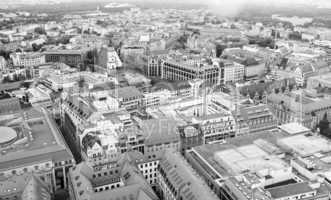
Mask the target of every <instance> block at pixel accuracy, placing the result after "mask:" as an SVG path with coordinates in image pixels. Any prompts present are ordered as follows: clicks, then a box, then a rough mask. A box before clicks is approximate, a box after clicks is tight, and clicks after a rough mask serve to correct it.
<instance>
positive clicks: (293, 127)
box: [279, 122, 310, 135]
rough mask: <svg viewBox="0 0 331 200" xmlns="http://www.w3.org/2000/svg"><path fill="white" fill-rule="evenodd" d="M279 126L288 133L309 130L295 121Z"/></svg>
mask: <svg viewBox="0 0 331 200" xmlns="http://www.w3.org/2000/svg"><path fill="white" fill-rule="evenodd" d="M279 128H280V129H281V130H283V131H285V132H286V133H288V134H290V135H295V134H299V133H304V132H309V131H310V129H308V128H306V127H304V126H302V125H301V124H299V123H296V122H293V123H288V124H283V125H280V126H279Z"/></svg>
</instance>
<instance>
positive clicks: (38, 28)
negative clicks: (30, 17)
mask: <svg viewBox="0 0 331 200" xmlns="http://www.w3.org/2000/svg"><path fill="white" fill-rule="evenodd" d="M34 32H35V33H37V34H39V35H46V31H45V29H43V28H41V27H36V28H35V29H34Z"/></svg>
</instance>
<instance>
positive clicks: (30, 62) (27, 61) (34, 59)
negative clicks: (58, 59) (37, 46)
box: [10, 52, 46, 67]
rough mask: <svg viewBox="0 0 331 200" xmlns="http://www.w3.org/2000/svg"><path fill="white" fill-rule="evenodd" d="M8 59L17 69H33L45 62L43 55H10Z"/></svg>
mask: <svg viewBox="0 0 331 200" xmlns="http://www.w3.org/2000/svg"><path fill="white" fill-rule="evenodd" d="M10 58H11V59H12V61H13V65H14V66H17V67H34V66H38V65H42V64H45V62H46V59H45V55H44V54H43V53H25V52H24V53H12V54H10Z"/></svg>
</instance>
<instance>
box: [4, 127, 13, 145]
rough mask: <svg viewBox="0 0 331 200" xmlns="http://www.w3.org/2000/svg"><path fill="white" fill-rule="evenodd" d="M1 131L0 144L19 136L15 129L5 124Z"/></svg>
mask: <svg viewBox="0 0 331 200" xmlns="http://www.w3.org/2000/svg"><path fill="white" fill-rule="evenodd" d="M0 133H1V135H0V145H1V144H2V143H6V142H10V141H11V140H13V139H15V138H16V136H17V133H16V131H15V130H14V129H12V128H10V127H5V126H0Z"/></svg>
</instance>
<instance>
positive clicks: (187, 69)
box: [161, 57, 221, 85]
mask: <svg viewBox="0 0 331 200" xmlns="http://www.w3.org/2000/svg"><path fill="white" fill-rule="evenodd" d="M161 78H162V79H165V80H170V81H182V80H193V79H202V80H204V81H206V83H207V84H209V85H217V84H220V79H221V70H220V67H219V64H218V63H208V62H206V61H205V62H203V61H202V60H201V59H200V60H196V59H190V58H185V57H181V58H167V59H164V60H163V62H162V64H161Z"/></svg>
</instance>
